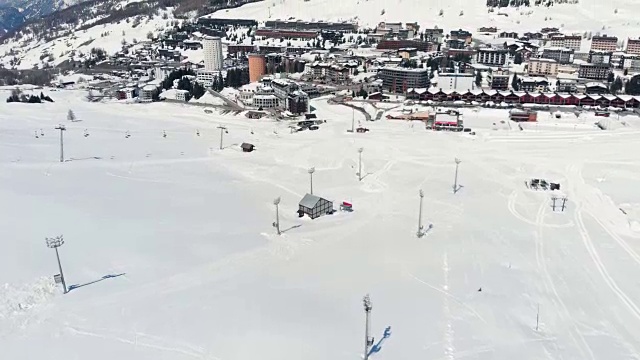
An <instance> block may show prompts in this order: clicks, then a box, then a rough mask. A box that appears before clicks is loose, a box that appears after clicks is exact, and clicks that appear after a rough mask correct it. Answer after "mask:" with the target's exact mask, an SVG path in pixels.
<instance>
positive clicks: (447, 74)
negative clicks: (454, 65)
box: [438, 73, 475, 77]
mask: <svg viewBox="0 0 640 360" xmlns="http://www.w3.org/2000/svg"><path fill="white" fill-rule="evenodd" d="M474 76H475V75H473V74H466V73H441V74H438V77H474Z"/></svg>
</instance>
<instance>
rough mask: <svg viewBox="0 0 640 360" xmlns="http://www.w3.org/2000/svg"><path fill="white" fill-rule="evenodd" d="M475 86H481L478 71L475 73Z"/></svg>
mask: <svg viewBox="0 0 640 360" xmlns="http://www.w3.org/2000/svg"><path fill="white" fill-rule="evenodd" d="M475 83H476V86H477V87H480V86H481V85H482V74H481V73H480V71H476V81H475Z"/></svg>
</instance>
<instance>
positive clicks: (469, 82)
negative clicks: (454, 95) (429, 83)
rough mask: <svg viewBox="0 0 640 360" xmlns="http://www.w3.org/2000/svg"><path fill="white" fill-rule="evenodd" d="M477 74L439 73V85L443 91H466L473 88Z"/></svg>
mask: <svg viewBox="0 0 640 360" xmlns="http://www.w3.org/2000/svg"><path fill="white" fill-rule="evenodd" d="M474 80H475V76H474V75H473V74H465V73H441V74H438V87H439V88H440V89H442V90H443V91H448V90H455V91H457V92H459V93H464V92H465V91H467V90H473V88H474V86H473V85H474V84H473V82H474Z"/></svg>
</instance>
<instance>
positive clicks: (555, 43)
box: [549, 36, 564, 47]
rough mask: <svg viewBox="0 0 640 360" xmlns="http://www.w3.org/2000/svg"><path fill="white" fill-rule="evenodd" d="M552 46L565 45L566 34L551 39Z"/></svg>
mask: <svg viewBox="0 0 640 360" xmlns="http://www.w3.org/2000/svg"><path fill="white" fill-rule="evenodd" d="M549 45H550V46H551V47H564V36H554V37H552V38H551V40H549Z"/></svg>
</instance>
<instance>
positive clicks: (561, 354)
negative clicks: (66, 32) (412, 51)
mask: <svg viewBox="0 0 640 360" xmlns="http://www.w3.org/2000/svg"><path fill="white" fill-rule="evenodd" d="M44 91H45V93H47V94H49V95H51V96H52V97H53V99H54V100H55V103H46V104H4V105H2V110H3V111H0V229H2V236H1V237H0V242H1V243H2V249H3V251H1V252H0V284H2V285H1V287H0V349H2V359H12V360H13V359H19V360H42V359H91V360H114V359H118V360H196V359H202V360H204V359H206V360H218V359H221V360H235V359H239V360H244V359H263V360H276V359H278V360H299V359H302V358H304V359H307V360H328V359H332V360H354V359H359V358H361V355H360V354H361V352H362V347H363V344H362V338H363V337H364V312H363V309H362V296H363V295H364V294H366V293H370V294H371V298H372V301H373V315H372V323H371V329H372V336H375V337H376V339H379V337H380V335H381V334H382V331H383V329H384V328H385V327H386V326H391V327H392V336H391V338H390V339H388V341H387V342H386V343H385V344H384V346H383V348H382V350H381V352H380V353H378V354H376V355H375V356H374V357H373V358H372V360H398V359H416V358H417V359H443V360H450V359H476V360H512V359H518V360H539V359H565V360H585V359H586V360H595V359H598V360H600V359H607V360H608V359H615V360H618V359H636V358H638V354H639V352H640V338H638V336H637V334H638V333H640V300H639V299H640V286H638V276H637V274H638V272H639V271H640V256H639V255H638V254H640V241H639V240H640V233H639V232H638V230H637V229H638V227H637V221H638V220H639V219H638V218H637V217H635V218H633V216H634V215H633V214H634V210H633V209H635V214H638V211H637V210H638V209H640V207H639V206H638V204H640V192H638V191H637V184H638V182H640V163H639V161H638V156H637V153H638V152H637V151H636V150H639V149H640V141H639V140H640V132H639V131H638V129H640V120H639V119H638V118H637V117H635V116H621V119H620V120H618V119H617V118H616V117H615V116H613V117H611V118H610V119H609V120H608V121H607V122H610V123H612V124H614V123H617V124H618V125H620V124H622V122H623V121H624V122H625V123H626V124H627V126H623V127H621V128H619V129H617V130H613V131H602V130H599V129H597V128H596V127H595V126H594V125H593V122H595V121H597V119H598V118H597V117H595V116H594V115H593V114H590V113H583V114H581V115H580V116H579V117H576V116H575V115H574V114H573V112H565V113H563V116H562V118H561V119H556V118H555V117H553V116H551V114H549V113H542V112H541V113H540V114H539V119H540V123H539V124H523V127H524V128H525V130H523V131H520V130H518V127H517V125H516V124H510V125H512V126H513V127H512V128H510V127H509V126H510V125H509V124H508V123H502V122H501V121H500V120H502V119H504V120H506V119H507V113H506V110H501V109H480V110H478V109H463V110H462V111H463V116H464V121H465V124H466V126H470V127H472V128H473V129H474V130H475V131H476V133H477V135H476V136H471V135H467V134H457V133H448V132H432V131H426V130H425V129H424V125H422V124H421V123H418V122H415V123H407V122H405V121H389V120H383V121H377V122H369V123H366V126H367V128H369V129H370V130H371V131H370V132H368V133H366V134H358V133H348V132H347V131H346V129H348V128H350V127H351V118H352V111H351V109H349V108H347V107H344V106H338V105H330V104H328V103H327V99H326V98H318V99H314V100H313V101H312V105H313V106H314V107H315V108H316V109H317V111H316V113H317V115H318V117H319V118H320V119H326V120H327V123H325V124H322V125H321V126H320V129H319V130H317V131H305V132H300V133H293V134H292V133H290V129H289V128H288V126H289V123H288V122H286V121H271V120H268V119H261V120H258V121H257V120H250V119H247V118H245V117H244V116H242V115H239V116H233V115H230V114H226V115H223V114H220V113H218V112H216V111H214V113H213V114H206V113H204V112H203V109H202V107H190V106H180V105H174V104H167V103H154V104H146V105H144V104H115V103H88V102H86V101H83V100H82V98H83V97H84V95H85V94H84V93H82V92H75V91H58V92H49V90H47V89H44ZM9 93H10V91H0V99H2V98H3V96H4V97H6V96H9ZM378 106H379V107H383V106H389V107H398V106H399V104H395V103H387V104H379V105H378ZM400 106H401V105H400ZM368 107H371V105H369V106H368ZM69 109H72V110H73V111H74V112H75V114H76V117H77V119H78V120H81V121H78V122H70V121H67V120H65V119H66V117H67V111H68V110H69ZM392 111H395V112H397V113H400V111H401V110H400V108H397V109H395V110H392ZM355 119H356V121H364V117H363V116H362V115H361V114H360V113H358V112H356V113H355ZM60 122H62V123H63V124H65V125H66V126H67V131H66V132H65V134H64V145H65V157H66V159H68V160H69V161H67V162H64V163H59V162H58V154H59V134H58V132H57V131H55V130H54V127H55V126H56V125H57V124H58V123H60ZM219 125H226V127H227V128H228V133H227V134H224V138H223V145H224V146H225V149H224V150H219V149H218V142H219V141H220V131H219V129H218V128H217V126H219ZM420 125H422V126H420ZM40 129H43V133H44V136H39V137H38V138H36V137H35V134H34V131H35V133H37V134H38V135H40ZM85 130H86V133H87V134H89V136H87V137H85V136H84V134H85ZM198 130H199V133H200V136H197V135H196V131H198ZM127 131H128V132H129V134H130V135H131V137H130V138H126V137H125V133H126V132H127ZM163 131H166V134H167V137H166V138H163V136H162V134H163ZM242 142H249V143H252V144H255V145H256V146H257V151H255V152H253V153H243V152H241V151H240V149H239V147H238V145H237V144H240V143H242ZM360 147H362V148H363V149H364V152H363V153H362V170H363V172H364V174H366V176H365V177H364V179H362V181H361V182H360V181H358V177H357V175H356V172H357V171H358V151H357V149H358V148H360ZM455 157H459V158H460V159H462V163H461V164H460V171H459V184H461V185H463V187H462V189H461V190H460V191H459V192H458V193H457V194H455V195H454V194H453V192H452V187H451V186H452V184H453V178H454V171H455V163H454V158H455ZM311 166H315V169H316V172H315V173H314V178H313V186H314V193H315V194H317V195H319V196H323V197H325V198H327V199H330V200H334V201H335V203H334V204H335V205H334V206H335V207H336V208H338V203H339V202H341V201H349V202H351V203H352V204H353V209H354V211H353V212H351V213H347V212H340V211H339V212H336V213H335V214H333V215H331V216H324V217H320V218H318V219H316V220H310V219H308V218H306V217H305V218H298V216H297V214H296V211H297V210H298V202H299V201H300V199H301V198H302V196H303V195H304V194H305V193H306V192H307V191H308V190H309V174H308V173H307V169H308V168H309V167H311ZM532 177H536V178H538V177H542V178H545V179H547V180H550V181H558V182H560V183H561V186H562V188H561V190H562V192H563V193H564V194H566V195H567V196H568V199H569V202H568V204H567V205H568V208H567V209H565V211H564V212H561V211H558V210H556V211H553V209H552V208H551V204H552V201H551V194H550V193H549V192H548V191H534V190H529V189H527V187H526V186H525V184H524V182H525V180H526V179H530V178H532ZM418 189H423V190H424V194H425V198H424V211H423V220H424V221H423V224H425V225H426V226H427V227H428V225H429V224H433V228H432V229H430V231H429V232H428V234H427V235H426V236H424V237H422V238H417V237H416V231H417V229H418V205H419V197H418ZM558 195H559V196H560V197H562V196H561V195H560V194H558ZM278 196H281V197H282V201H281V203H280V208H279V209H280V224H281V228H282V230H285V232H284V234H283V235H282V236H277V235H275V229H274V228H273V227H272V222H273V221H275V209H274V206H273V199H274V198H276V197H278ZM620 207H624V209H625V211H626V213H627V214H625V213H623V212H622V211H620V210H619V208H620ZM634 221H635V222H636V225H635V230H634V227H633V226H631V223H632V222H634ZM60 234H63V235H64V239H65V244H64V245H63V246H62V248H60V257H61V260H62V266H63V270H64V274H65V276H66V280H67V285H84V286H80V287H77V288H76V289H75V290H72V291H71V292H70V293H69V294H66V295H62V293H61V290H60V288H59V287H57V288H54V286H53V284H52V277H53V274H56V273H58V267H57V263H56V257H55V253H54V252H53V250H51V249H49V248H47V247H46V246H45V241H44V238H45V237H47V236H56V235H60ZM121 274H123V275H121ZM117 275H120V276H117ZM111 276H115V277H111ZM43 277H46V279H44V280H43V279H42V278H43ZM479 290H482V291H479ZM538 309H539V314H540V316H539V325H538V329H537V330H536V314H537V312H538Z"/></svg>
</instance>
